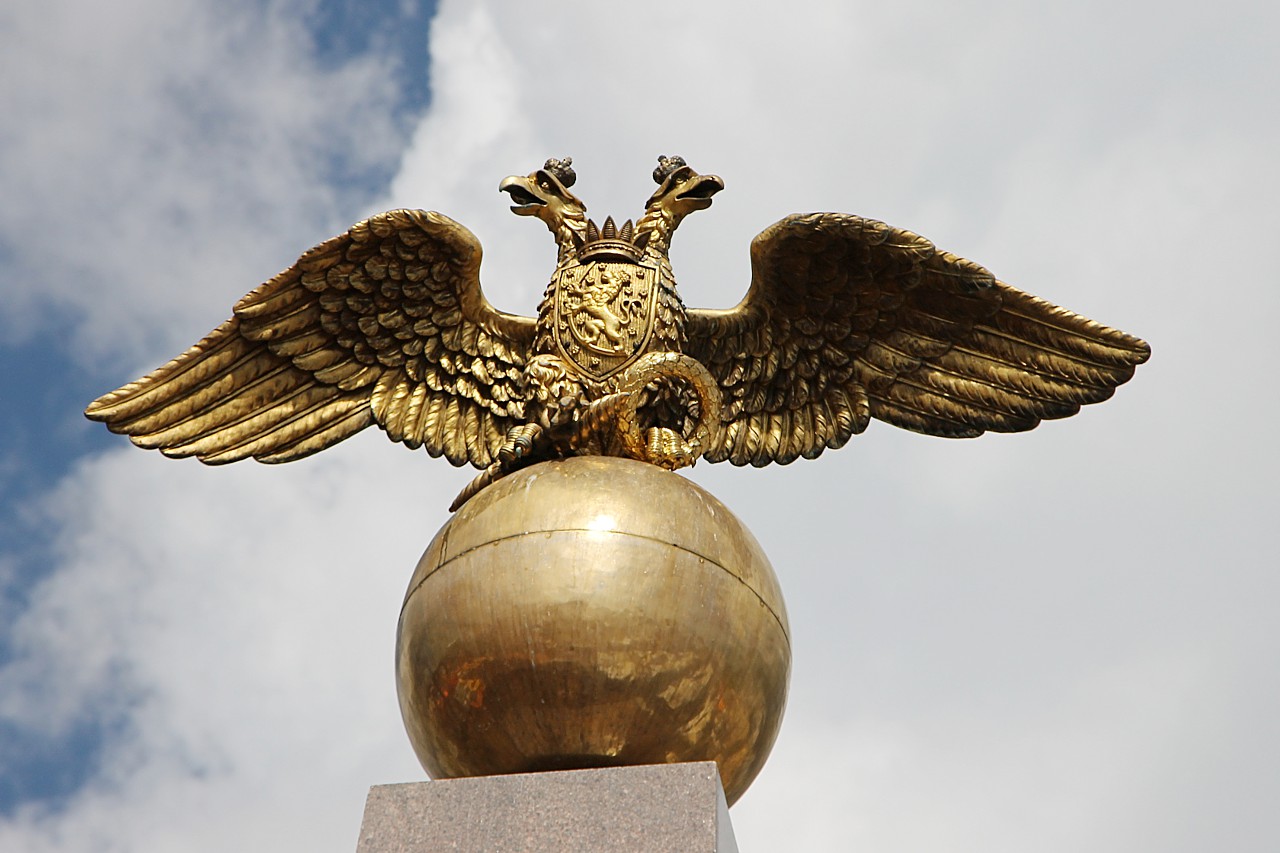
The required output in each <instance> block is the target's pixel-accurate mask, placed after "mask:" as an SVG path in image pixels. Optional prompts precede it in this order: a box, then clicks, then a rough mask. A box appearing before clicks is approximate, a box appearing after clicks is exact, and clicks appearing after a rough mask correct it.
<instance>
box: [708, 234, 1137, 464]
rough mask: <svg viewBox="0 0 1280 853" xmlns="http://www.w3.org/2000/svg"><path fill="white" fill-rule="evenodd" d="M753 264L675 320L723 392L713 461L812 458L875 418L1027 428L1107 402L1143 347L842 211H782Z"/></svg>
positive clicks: (954, 429)
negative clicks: (719, 293)
mask: <svg viewBox="0 0 1280 853" xmlns="http://www.w3.org/2000/svg"><path fill="white" fill-rule="evenodd" d="M751 267H752V281H751V289H750V291H749V292H748V293H747V296H746V298H745V299H743V301H742V302H741V303H740V304H739V305H738V306H737V307H736V308H733V309H730V310H728V311H696V310H695V311H690V312H689V316H688V322H687V326H686V331H687V333H688V339H689V342H688V346H687V352H688V353H689V354H690V355H692V356H693V357H695V358H697V359H699V360H700V361H702V362H703V363H704V364H705V365H706V366H707V367H708V369H709V370H710V371H711V373H712V374H713V375H714V376H715V377H716V380H717V382H718V383H719V384H720V387H721V390H722V392H723V394H724V405H723V409H722V414H721V429H720V431H719V435H718V437H716V438H715V439H713V440H712V442H711V445H710V447H709V448H708V449H707V451H706V453H705V456H706V457H707V459H709V460H710V461H712V462H718V461H721V460H725V459H727V460H729V461H730V462H733V463H734V464H736V465H746V464H751V465H757V466H759V465H767V464H769V463H770V462H780V463H783V464H786V463H787V462H790V461H792V460H793V459H795V458H797V457H799V456H804V457H806V458H813V457H815V456H817V455H818V454H820V453H821V452H822V451H823V450H824V449H826V448H835V447H840V446H841V445H843V444H844V443H845V442H846V441H848V440H849V438H850V437H851V436H852V435H854V434H856V433H860V432H862V430H863V429H865V428H866V426H867V423H868V422H869V420H870V419H871V418H873V417H874V418H878V419H880V420H883V421H887V422H889V423H891V424H893V425H895V426H899V427H903V428H905V429H910V430H914V431H916V432H922V433H926V434H929V435H940V436H946V437H952V438H966V437H972V436H977V435H981V434H982V433H983V432H984V431H987V430H992V431H995V432H1019V431H1022V430H1028V429H1031V428H1033V427H1035V426H1036V425H1037V424H1038V423H1040V421H1041V420H1043V419H1048V418H1062V417H1067V416H1069V415H1073V414H1075V413H1076V412H1078V411H1079V410H1080V407H1081V406H1082V405H1084V404H1087V403H1096V402H1098V401H1100V400H1105V399H1107V398H1108V397H1110V396H1111V394H1112V393H1113V391H1114V390H1115V388H1116V386H1117V385H1120V384H1121V383H1123V382H1125V381H1127V380H1128V379H1129V377H1130V376H1132V375H1133V371H1134V367H1135V366H1136V365H1138V364H1141V363H1142V362H1144V361H1146V360H1147V357H1148V356H1149V355H1150V354H1151V350H1150V348H1149V347H1148V346H1147V345H1146V343H1145V342H1143V341H1141V340H1139V339H1138V338H1135V337H1133V336H1132V335H1128V334H1125V333H1124V332H1120V331H1117V330H1116V329H1111V328H1108V327H1106V326H1103V325H1101V324H1099V323H1095V322H1093V321H1092V320H1089V319H1088V318H1086V317H1082V316H1080V315H1079V314H1075V313H1072V312H1071V311H1067V310H1066V309H1064V308H1060V307H1058V306H1056V305H1053V304H1051V303H1049V302H1046V301H1044V300H1043V299H1038V298H1036V297H1034V296H1031V295H1030V294H1027V293H1023V292H1022V291H1020V290H1018V289H1016V288H1013V287H1010V286H1009V285H1007V284H1005V283H1004V282H1001V281H997V280H996V279H995V277H994V276H992V275H991V273H990V272H988V271H987V270H986V269H984V268H983V267H981V266H979V265H978V264H975V263H973V262H972V261H967V260H965V259H964V258H960V257H957V256H955V255H952V254H950V253H949V252H943V251H940V250H939V249H937V248H936V247H935V246H934V245H933V244H932V243H931V242H929V241H928V240H926V239H925V238H923V237H921V236H919V235H917V234H913V233H911V232H910V231H904V230H902V229H900V228H893V227H891V226H888V225H885V224H884V223H883V222H877V221H875V220H872V219H864V218H862V217H860V216H853V215H851V214H844V213H814V214H808V215H797V216H790V217H787V218H786V219H783V220H782V221H781V222H778V223H777V224H775V225H773V226H771V227H770V228H767V229H765V230H764V231H763V232H761V233H760V235H759V236H757V237H756V238H755V239H754V240H753V241H752V242H751Z"/></svg>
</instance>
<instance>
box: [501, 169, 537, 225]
mask: <svg viewBox="0 0 1280 853" xmlns="http://www.w3.org/2000/svg"><path fill="white" fill-rule="evenodd" d="M533 187H534V184H533V181H531V180H529V178H528V177H525V176H522V175H511V176H510V177H506V178H503V179H502V183H500V184H498V192H503V193H507V194H508V195H510V196H511V200H512V201H513V202H515V203H514V204H513V205H511V212H512V213H517V214H520V215H521V216H531V215H536V214H537V212H538V209H539V208H541V207H545V206H546V204H547V202H546V200H545V199H543V198H542V197H541V196H539V195H537V194H536V193H535V192H534V189H533Z"/></svg>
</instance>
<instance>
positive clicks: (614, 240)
mask: <svg viewBox="0 0 1280 853" xmlns="http://www.w3.org/2000/svg"><path fill="white" fill-rule="evenodd" d="M634 233H635V226H634V225H632V223H631V220H630V219H628V220H627V221H626V222H624V223H623V224H622V229H621V230H619V229H618V226H617V225H616V224H614V221H613V217H612V216H610V217H607V218H606V219H605V221H604V227H603V228H601V227H599V226H598V225H596V224H595V222H594V221H592V220H590V219H588V220H587V236H586V238H585V239H584V240H583V241H582V243H581V244H580V245H579V246H578V260H579V261H580V262H583V263H586V262H587V261H606V260H614V261H627V262H630V263H633V264H634V263H636V262H637V261H639V260H640V257H641V256H642V255H643V254H644V247H645V244H646V243H648V242H649V240H648V237H649V235H648V233H645V234H642V235H641V236H640V239H639V240H636V239H635V238H634V236H633V235H634Z"/></svg>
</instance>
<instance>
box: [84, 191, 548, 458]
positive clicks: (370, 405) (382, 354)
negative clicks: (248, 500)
mask: <svg viewBox="0 0 1280 853" xmlns="http://www.w3.org/2000/svg"><path fill="white" fill-rule="evenodd" d="M480 256H481V251H480V243H479V241H478V240H477V239H476V237H475V235H473V234H472V233H471V232H470V231H468V230H467V229H466V228H464V227H462V226H461V225H459V224H458V223H456V222H454V221H453V220H451V219H449V218H448V217H446V216H442V215H441V214H439V213H430V212H426V211H421V210H393V211H389V212H387V213H382V214H379V215H377V216H374V217H373V218H371V219H368V220H366V221H364V222H361V223H359V224H357V225H354V226H352V228H351V229H350V230H349V231H348V232H347V233H346V234H342V235H340V236H338V237H335V238H333V239H332V240H328V241H326V242H324V243H321V244H320V245H319V246H316V247H315V248H314V249H311V250H310V251H308V252H307V253H306V254H304V255H303V256H302V257H301V258H299V259H298V262H297V263H296V264H294V265H293V266H292V267H290V268H289V269H287V270H285V271H284V272H282V273H280V274H279V275H277V276H276V277H275V278H273V279H271V280H270V281H268V282H267V283H266V284H263V285H262V286H261V287H259V288H258V289H257V290H254V291H253V292H252V293H250V294H248V295H247V296H245V297H244V298H243V299H241V300H240V302H239V303H238V304H237V305H236V306H235V310H234V316H233V317H232V318H231V319H230V320H228V321H227V322H225V323H223V324H222V325H221V326H219V327H218V328H216V329H214V330H213V331H212V332H210V333H209V335H208V336H207V337H206V338H205V339H204V340H202V341H201V342H200V343H198V344H196V345H195V346H194V347H192V348H191V349H189V350H187V351H186V352H185V353H183V354H182V355H180V356H179V357H178V358H176V359H174V360H173V361H171V362H169V363H168V364H166V365H164V366H163V367H161V368H159V369H158V370H156V371H154V372H153V373H151V374H149V375H148V376H146V377H144V378H142V379H139V380H138V381H136V382H131V383H129V384H128V385H125V386H124V387H123V388H120V389H119V390H117V391H113V392H111V393H110V394H106V395H104V396H103V397H101V398H99V399H97V400H95V401H94V402H93V403H92V404H90V406H89V408H88V410H87V411H86V412H85V414H87V415H88V416H89V417H90V418H93V419H94V420H100V421H104V422H106V424H107V426H108V427H109V428H110V429H111V430H112V431H113V432H120V433H125V434H127V435H129V436H130V437H131V439H132V440H133V442H134V443H135V444H137V445H139V446H140V447H148V448H157V449H159V450H160V451H161V452H162V453H164V454H165V455H167V456H195V457H197V458H198V459H200V460H201V461H203V462H208V463H210V464H220V463H225V462H234V461H236V460H239V459H244V458H247V457H253V458H255V459H257V460H259V461H261V462H289V461H292V460H294V459H300V458H302V457H304V456H308V455H310V454H312V453H315V452H317V451H320V450H323V449H324V448H326V447H329V446H330V445H332V444H334V443H336V442H338V441H341V440H342V439H344V438H347V437H349V436H351V435H353V434H355V433H356V432H358V431H360V430H361V429H364V428H365V427H366V426H368V425H369V424H371V423H377V424H378V425H379V426H381V427H382V428H383V429H384V430H386V431H387V434H388V435H389V436H390V437H391V438H392V439H393V440H395V441H401V442H404V443H405V444H407V445H409V446H410V447H419V446H422V447H425V448H426V449H427V451H428V452H429V453H430V454H431V455H432V456H440V455H442V454H443V455H444V456H445V457H447V458H448V459H449V461H450V462H452V463H453V464H455V465H462V464H464V463H467V462H470V463H471V464H473V465H475V466H477V467H481V468H483V467H484V466H486V465H488V464H489V463H490V462H491V461H492V460H493V458H494V454H495V453H496V451H497V448H498V447H499V446H500V445H501V443H502V439H503V437H504V435H505V433H506V431H507V429H508V428H509V427H510V426H512V425H514V424H515V423H517V422H518V421H520V420H521V419H522V417H523V414H524V413H523V403H522V401H521V399H520V396H519V391H518V382H519V378H520V372H521V368H522V367H523V365H524V361H525V355H526V352H527V350H528V346H529V341H530V340H531V339H532V337H533V330H534V321H533V319H532V318H526V317H517V316H514V315H510V314H505V313H502V312H499V311H497V310H496V309H494V308H493V306H492V305H490V304H489V302H488V301H487V300H486V299H485V297H484V294H483V293H482V292H481V290H480V277H479V272H480Z"/></svg>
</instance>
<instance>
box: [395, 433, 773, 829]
mask: <svg viewBox="0 0 1280 853" xmlns="http://www.w3.org/2000/svg"><path fill="white" fill-rule="evenodd" d="M790 661H791V651H790V638H789V629H788V625H787V617H786V611H785V609H784V605H783V601H782V594H781V591H780V589H779V586H778V582H777V579H776V578H775V576H774V573H773V570H772V569H771V567H770V565H769V561H768V559H767V558H766V557H765V555H764V552H763V551H762V550H761V548H760V546H759V544H757V543H756V541H755V539H754V537H752V535H751V533H750V532H749V531H748V530H747V528H746V527H745V526H744V525H743V524H742V523H741V522H740V521H739V520H738V519H737V518H736V517H734V516H733V514H732V513H730V512H729V510H728V509H726V508H725V506H724V505H723V504H722V503H720V501H718V500H717V499H716V498H714V497H713V496H712V495H710V494H709V493H708V492H706V491H705V490H703V489H702V488H700V487H699V486H697V485H695V484H693V483H691V482H689V481H688V480H685V479H684V478H683V477H681V476H680V475H678V474H675V473H671V472H668V471H664V470H662V469H660V468H657V467H655V466H652V465H648V464H645V463H641V462H636V461H633V460H628V459H614V458H607V457H581V458H575V459H568V460H564V461H559V462H547V463H542V464H540V465H536V466H533V467H530V468H526V469H523V470H521V471H519V472H517V473H515V474H512V475H510V476H508V477H506V478H504V479H502V480H500V481H498V482H497V483H495V484H494V485H492V486H490V487H489V488H487V489H485V490H484V491H482V492H481V493H480V494H479V495H477V496H476V497H475V498H473V499H472V500H471V501H469V502H468V503H467V504H466V505H465V506H463V508H462V509H461V510H460V511H459V512H458V513H457V515H455V516H454V517H453V518H452V519H451V520H450V521H449V522H448V524H446V525H445V527H444V528H443V529H442V530H441V531H440V532H439V533H438V534H437V536H436V537H435V539H434V541H433V542H432V543H431V545H430V547H428V549H427V551H426V553H425V554H424V556H423V557H422V560H421V561H420V562H419V564H418V568H417V571H416V572H415V573H414V576H413V580H412V581H411V583H410V585H409V590H408V593H407V595H406V598H405V602H404V608H403V610H402V612H401V616H400V626H399V631H398V637H397V652H396V680H397V688H398V692H399V696H400V707H401V712H402V714H403V716H404V720H405V727H406V730H407V731H408V733H409V738H410V740H411V742H412V743H413V746H414V749H415V751H416V752H417V754H418V757H419V759H420V760H421V762H422V764H423V766H424V767H425V768H426V769H427V771H428V772H429V773H430V774H431V776H433V777H435V778H449V777H456V776H473V775H490V774H501V773H520V772H530V771H538V770H556V769H569V768H579V767H599V766H612V765H631V764H658V763H668V762H673V761H705V760H712V761H715V762H716V763H717V765H718V766H719V768H720V774H721V779H722V782H723V784H724V788H725V793H726V796H727V798H728V800H729V802H731V803H732V802H733V801H734V800H736V799H737V798H738V797H739V796H741V794H742V793H743V791H745V790H746V788H747V786H748V785H749V784H750V783H751V781H752V779H754V778H755V776H756V774H757V773H758V772H759V771H760V769H761V767H763V765H764V762H765V759H766V758H767V756H768V754H769V750H770V748H771V747H772V745H773V741H774V738H775V737H776V735H777V732H778V727H779V725H780V724H781V720H782V712H783V707H784V705H785V703H786V694H787V683H788V674H789V670H790Z"/></svg>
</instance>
